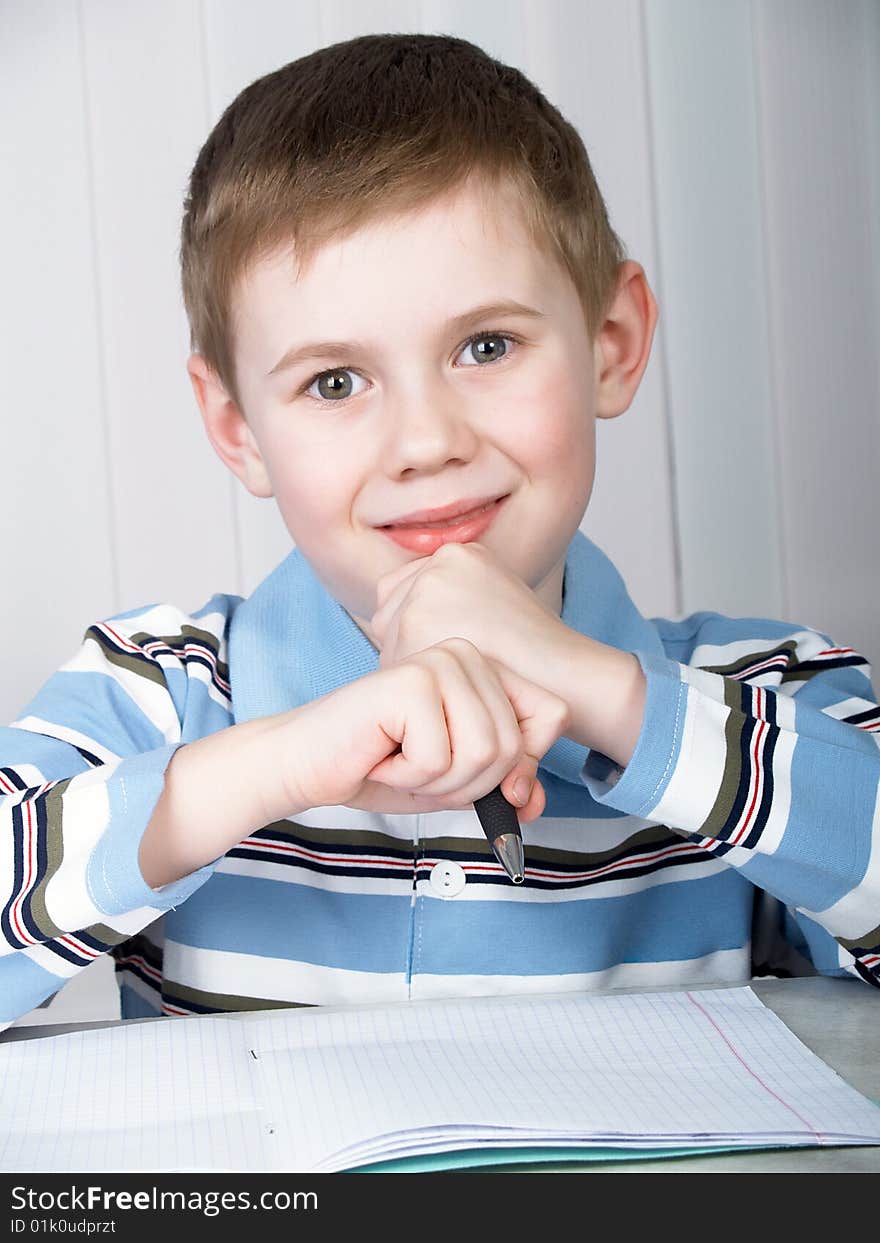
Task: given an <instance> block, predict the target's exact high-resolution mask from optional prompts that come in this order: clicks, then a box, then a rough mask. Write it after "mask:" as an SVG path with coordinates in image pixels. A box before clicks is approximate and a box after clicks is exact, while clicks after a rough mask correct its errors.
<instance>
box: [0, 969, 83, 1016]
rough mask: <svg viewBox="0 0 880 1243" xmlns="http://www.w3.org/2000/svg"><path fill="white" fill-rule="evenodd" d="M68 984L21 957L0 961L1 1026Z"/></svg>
mask: <svg viewBox="0 0 880 1243" xmlns="http://www.w3.org/2000/svg"><path fill="white" fill-rule="evenodd" d="M66 983H67V980H66V979H65V978H64V977H62V976H59V975H54V974H53V973H52V972H51V971H46V970H44V969H43V968H42V967H39V966H37V964H36V963H35V962H34V961H33V960H32V959H30V958H27V957H25V955H24V954H9V955H7V956H5V957H4V959H3V987H2V989H0V1022H4V1023H8V1022H10V1021H12V1020H13V1019H18V1018H21V1016H22V1015H23V1014H27V1012H28V1011H29V1010H35V1009H36V1007H37V1006H38V1005H39V1004H40V1002H42V1001H45V1000H46V998H47V997H51V996H52V994H53V993H57V992H58V990H59V988H61V986H62V985H63V984H66Z"/></svg>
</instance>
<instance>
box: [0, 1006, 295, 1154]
mask: <svg viewBox="0 0 880 1243" xmlns="http://www.w3.org/2000/svg"><path fill="white" fill-rule="evenodd" d="M236 1028H237V1025H235V1024H233V1023H230V1022H228V1021H226V1022H224V1021H223V1020H219V1021H218V1020H213V1021H212V1020H207V1021H205V1020H202V1019H168V1020H164V1019H162V1020H159V1021H157V1022H148V1023H128V1024H123V1025H122V1026H120V1027H107V1028H101V1029H99V1030H96V1031H83V1032H73V1033H71V1034H69V1035H65V1036H50V1037H43V1038H39V1039H35V1040H25V1041H22V1042H20V1043H11V1044H3V1045H0V1169H3V1170H24V1171H30V1172H37V1171H48V1170H52V1171H56V1170H57V1171H68V1170H80V1171H93V1170H94V1171H126V1172H127V1171H131V1170H163V1171H168V1170H206V1169H216V1170H236V1171H238V1170H252V1171H256V1170H266V1169H269V1168H271V1166H270V1165H269V1164H268V1163H269V1161H270V1160H271V1158H270V1156H269V1154H268V1153H267V1151H266V1139H267V1127H266V1119H265V1114H264V1111H263V1109H262V1106H261V1104H260V1102H259V1100H258V1099H257V1096H256V1092H255V1080H254V1076H253V1072H252V1069H251V1067H252V1066H253V1065H254V1061H253V1058H252V1057H249V1056H248V1055H247V1051H246V1048H245V1041H244V1039H243V1033H242V1032H240V1031H238V1030H236Z"/></svg>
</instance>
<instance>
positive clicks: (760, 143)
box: [747, 0, 793, 617]
mask: <svg viewBox="0 0 880 1243" xmlns="http://www.w3.org/2000/svg"><path fill="white" fill-rule="evenodd" d="M747 20H748V23H749V45H750V47H751V57H752V94H753V97H754V101H755V107H754V113H753V115H754V121H755V150H756V151H757V154H758V158H757V168H756V170H755V181H756V185H757V192H758V208H759V210H758V224H759V230H758V233H759V247H760V255H761V269H762V271H763V275H764V299H765V304H766V312H767V319H766V327H767V379H768V387H769V390H770V404H771V408H772V409H771V418H770V444H771V446H772V452H773V463H772V478H773V483H774V519H775V527H776V538H777V541H778V548H779V562H778V564H779V574H780V578H781V580H782V607H783V612H784V616H785V617H789V616H790V615H791V611H792V607H793V606H792V602H791V591H790V584H789V569H788V538H787V531H786V526H785V507H784V505H783V499H784V479H783V471H782V444H781V427H780V416H781V408H782V392H781V384H780V379H779V368H778V367H777V364H776V348H775V347H776V340H775V320H774V314H773V312H774V293H773V280H772V273H771V269H770V264H769V262H768V253H769V247H768V234H769V205H768V202H767V182H766V168H767V163H766V143H765V141H764V121H765V116H766V99H765V96H764V92H763V84H762V75H761V72H760V66H759V60H758V57H759V51H758V46H757V39H756V34H755V25H756V23H755V5H754V0H749V7H748V10H747Z"/></svg>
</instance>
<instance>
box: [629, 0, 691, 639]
mask: <svg viewBox="0 0 880 1243" xmlns="http://www.w3.org/2000/svg"><path fill="white" fill-rule="evenodd" d="M646 2H647V0H639V5H638V9H637V11H636V12H637V21H636V30H637V36H636V37H637V39H638V44H639V59H640V60H641V64H642V78H643V81H644V84H645V89H644V93H643V95H642V123H643V125H644V127H645V132H646V136H647V143H646V147H647V151H648V185H649V186H650V189H651V211H650V220H651V235H652V238H653V242H654V254H655V256H656V264H657V280H656V285H657V289H658V298H659V304H660V306H661V307H662V306H663V256H662V253H661V249H660V228H659V221H658V211H659V201H660V200H659V193H658V187H657V169H656V164H655V159H654V149H655V145H656V136H655V133H654V126H653V123H652V120H651V117H652V115H653V109H652V108H651V107H650V106H649V105H650V101H651V98H652V79H651V63H650V60H651V58H650V55H649V52H648V36H647V21H646V15H645V4H646ZM661 340H662V347H663V348H662V349H661V350H660V359H659V364H660V392H661V397H662V406H663V426H664V427H665V428H666V470H667V475H668V477H669V489H670V504H671V510H672V536H673V538H672V553H673V570H674V573H675V602H676V610H677V613H678V615H679V616H682V615H683V613H684V607H685V605H684V566H683V561H682V550H681V512H680V509H679V496H678V465H677V460H676V453H675V427H674V424H673V420H672V378H671V374H670V366H669V355H668V351H667V343H666V333H665V331H664V332H663V334H662V338H661Z"/></svg>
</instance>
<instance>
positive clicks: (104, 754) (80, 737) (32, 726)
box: [12, 716, 119, 764]
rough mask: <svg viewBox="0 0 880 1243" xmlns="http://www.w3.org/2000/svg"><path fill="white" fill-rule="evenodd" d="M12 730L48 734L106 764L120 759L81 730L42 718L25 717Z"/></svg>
mask: <svg viewBox="0 0 880 1243" xmlns="http://www.w3.org/2000/svg"><path fill="white" fill-rule="evenodd" d="M12 728H13V729H27V730H30V731H31V733H32V734H47V735H48V736H49V737H50V738H57V739H58V740H59V741H60V742H69V743H71V744H72V745H73V746H75V747H82V748H83V749H84V750H85V751H88V752H89V753H90V754H91V755H94V756H95V757H96V758H97V759H99V760H101V761H102V762H103V763H105V764H107V763H110V762H112V761H114V760H118V758H119V757H118V756H117V755H115V754H114V753H113V752H112V751H108V750H107V748H106V747H102V746H101V745H100V743H97V742H95V740H94V738H89V737H88V735H87V734H81V733H80V732H79V730H76V729H70V728H69V726H67V725H58V724H56V723H55V722H54V721H44V720H43V719H42V717H38V716H23V717H22V718H21V719H20V720H18V721H13V722H12Z"/></svg>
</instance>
